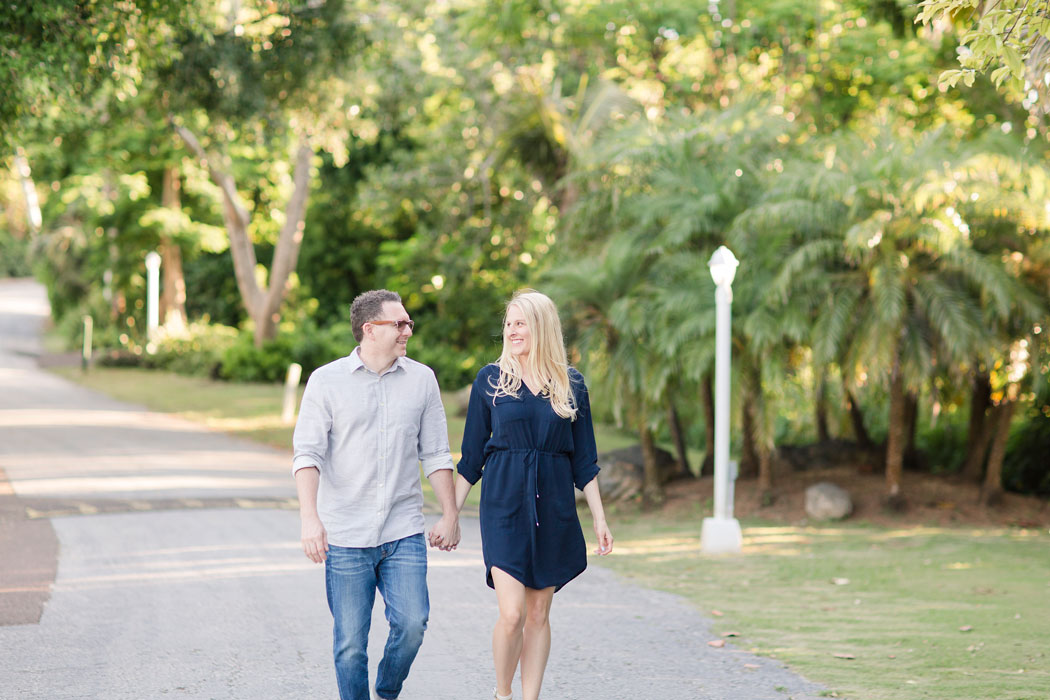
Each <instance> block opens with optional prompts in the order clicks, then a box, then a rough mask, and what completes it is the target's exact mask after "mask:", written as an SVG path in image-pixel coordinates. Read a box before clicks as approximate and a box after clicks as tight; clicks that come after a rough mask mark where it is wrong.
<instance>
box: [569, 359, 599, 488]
mask: <svg viewBox="0 0 1050 700" xmlns="http://www.w3.org/2000/svg"><path fill="white" fill-rule="evenodd" d="M569 379H570V380H571V382H570V383H571V385H572V390H573V397H574V398H575V400H576V420H574V421H573V422H572V481H573V483H574V484H576V488H578V489H580V490H582V489H583V487H584V486H586V485H587V484H588V483H590V481H591V479H593V478H594V477H596V476H597V475H598V447H597V445H595V443H594V424H593V423H591V399H590V394H589V392H588V391H587V385H586V384H585V383H584V381H583V375H582V374H580V373H579V372H578V371H577V370H575V369H570V370H569Z"/></svg>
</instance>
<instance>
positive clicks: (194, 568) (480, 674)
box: [0, 280, 820, 700]
mask: <svg viewBox="0 0 1050 700" xmlns="http://www.w3.org/2000/svg"><path fill="white" fill-rule="evenodd" d="M47 313H48V312H47V304H46V300H45V298H44V295H43V292H42V290H41V288H40V287H39V286H38V285H36V284H35V283H32V282H28V281H24V280H18V281H4V280H0V470H2V472H0V700H32V699H38V698H39V699H40V700H43V699H44V698H47V699H48V700H57V699H60V698H99V699H102V700H121V699H127V700H142V699H147V698H194V699H197V698H200V699H206V698H224V699H225V698H230V699H244V700H248V699H252V700H255V699H271V698H272V699H277V698H310V699H311V700H314V699H317V698H335V697H336V693H335V691H334V672H333V671H332V668H331V652H330V629H331V619H330V616H329V614H328V610H327V607H326V604H325V602H324V577H323V572H322V569H321V568H320V567H318V566H315V565H312V564H311V563H310V562H308V561H307V560H306V558H305V557H304V556H303V555H302V553H301V551H300V550H299V544H298V531H299V525H298V514H297V512H296V511H295V510H294V500H293V499H294V488H293V482H292V479H291V476H290V474H289V465H290V455H289V453H287V452H283V451H279V450H271V449H268V448H264V447H259V446H258V445H254V444H251V443H247V442H244V441H240V440H236V439H233V438H230V437H227V436H225V435H221V434H218V433H215V432H209V431H205V430H202V429H200V428H198V427H196V426H194V425H191V424H189V423H186V422H183V421H180V420H177V419H173V418H171V417H169V416H162V415H158V414H154V413H149V412H148V411H145V410H143V409H142V408H140V407H136V406H130V405H127V404H122V403H119V402H116V401H113V400H111V399H108V398H106V397H103V396H100V395H98V394H94V393H91V392H88V391H86V390H84V389H81V388H79V387H77V386H75V385H73V384H70V383H69V382H66V381H64V380H62V379H59V378H57V377H55V376H53V375H50V374H48V373H46V372H44V371H42V370H40V369H38V368H37V366H36V361H35V357H36V355H37V354H38V353H39V341H38V330H39V328H40V326H41V324H42V323H43V321H44V319H45V318H46V316H47ZM5 475H6V476H5ZM429 520H430V522H433V520H434V516H433V515H431V516H429ZM613 525H614V527H615V523H614V524H613ZM429 583H430V596H431V606H432V613H431V620H430V627H429V630H428V632H427V636H426V639H425V641H424V643H423V648H422V650H421V652H420V655H419V657H418V659H417V661H416V664H415V666H414V667H413V672H412V675H411V676H410V678H409V680H408V682H407V683H406V686H405V690H404V692H403V693H402V697H403V698H409V699H415V698H428V699H433V700H467V699H473V698H476V699H478V700H484V699H487V698H490V697H491V692H492V691H491V688H492V683H493V682H492V671H491V662H490V651H489V639H490V635H491V628H492V623H493V621H494V617H495V597H494V594H493V593H492V592H491V590H489V589H488V588H487V587H486V586H485V583H484V575H483V570H482V562H481V547H480V540H479V535H478V527H477V522H476V521H474V520H469V519H467V520H465V521H464V541H463V543H462V545H461V546H460V548H459V549H458V550H457V551H456V552H453V553H442V552H437V551H433V550H432V551H431V555H430V570H429ZM552 626H553V628H554V633H553V639H554V641H553V648H552V652H551V661H550V665H549V667H548V671H547V676H546V680H545V683H544V693H543V697H544V698H548V699H550V700H555V699H577V700H607V699H612V698H624V699H627V698H630V699H631V700H650V699H651V700H729V699H738V700H765V699H769V700H774V699H775V700H786V699H787V698H795V699H796V700H800V699H802V698H807V699H808V698H814V697H816V696H817V695H818V694H819V692H820V688H819V687H817V686H815V685H813V684H811V683H808V682H807V681H805V680H803V679H801V678H799V677H798V676H796V675H794V674H792V673H791V672H789V671H787V670H786V669H784V668H782V667H781V666H780V665H778V664H777V663H776V662H775V661H772V660H769V659H762V658H757V657H754V656H752V655H750V654H748V653H746V652H744V651H741V650H737V649H733V648H732V647H729V646H727V647H726V648H724V649H713V648H711V647H708V646H707V644H706V642H707V641H708V640H710V639H712V638H713V635H711V634H710V633H708V631H707V630H708V620H706V619H705V618H703V617H702V616H701V615H700V614H699V613H698V611H697V610H696V609H695V608H693V607H691V606H689V605H688V604H686V603H685V602H684V601H683V600H682V599H680V598H677V597H675V596H671V595H668V594H664V593H660V592H655V591H649V590H646V589H642V588H638V587H636V586H633V585H630V584H627V583H624V582H623V581H621V580H619V579H617V578H616V577H615V576H614V575H612V574H611V573H610V572H608V571H607V570H605V569H602V568H601V567H599V566H592V567H591V568H589V569H588V571H587V572H586V573H584V574H583V575H582V576H581V577H580V578H579V579H577V580H576V581H574V582H573V583H571V584H570V585H568V586H567V587H566V588H565V589H564V590H563V591H561V592H560V593H558V595H557V596H556V597H555V602H554V608H553V611H552ZM384 639H385V622H384V621H383V617H382V605H381V603H379V604H377V606H376V612H375V616H374V623H373V636H372V639H371V642H370V643H371V646H372V653H371V656H372V658H371V666H372V668H373V670H374V668H375V665H376V663H377V662H378V654H379V652H380V651H381V648H382V642H383V640H384ZM519 690H520V689H519V688H517V687H516V693H517V692H519Z"/></svg>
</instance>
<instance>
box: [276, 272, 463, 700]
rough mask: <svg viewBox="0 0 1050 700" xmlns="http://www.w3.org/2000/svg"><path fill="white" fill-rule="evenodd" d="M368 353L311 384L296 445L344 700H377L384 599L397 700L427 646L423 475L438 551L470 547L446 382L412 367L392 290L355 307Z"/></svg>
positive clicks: (356, 329) (385, 667)
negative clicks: (376, 654)
mask: <svg viewBox="0 0 1050 700" xmlns="http://www.w3.org/2000/svg"><path fill="white" fill-rule="evenodd" d="M350 324H351V327H352V330H353V333H354V339H355V340H357V342H358V343H359V345H358V347H357V348H355V349H354V350H353V351H352V352H351V353H350V354H349V355H348V356H347V357H344V358H341V359H339V360H336V361H334V362H331V363H329V364H327V365H325V366H324V367H321V368H319V369H317V370H316V371H315V372H314V373H313V374H312V375H311V376H310V380H309V381H308V382H307V383H306V391H305V392H304V393H303V400H302V405H301V407H300V410H299V420H298V422H297V423H296V425H295V434H294V437H293V443H294V446H295V457H294V462H293V465H292V471H293V473H294V474H295V484H296V489H297V490H298V492H299V512H300V517H301V520H302V543H303V551H304V552H305V553H306V556H307V557H309V558H310V560H311V561H314V562H317V563H321V562H325V581H326V587H327V591H328V607H329V609H330V610H331V611H332V617H333V618H334V620H335V626H334V632H333V651H334V655H335V671H336V680H337V682H338V684H339V697H340V698H341V700H368V696H369V690H368V655H367V650H368V629H369V626H370V624H371V621H372V606H373V604H374V602H375V592H376V590H378V591H379V593H380V595H382V596H383V602H384V604H385V606H386V618H387V620H388V621H389V623H390V636H389V637H388V638H387V642H386V648H385V649H384V651H383V659H382V661H381V662H380V664H379V670H378V672H377V674H376V683H375V696H376V697H378V698H384V699H389V698H396V697H397V696H398V694H399V693H400V692H401V686H402V684H403V683H404V681H405V678H406V677H407V676H408V671H409V668H410V667H411V665H412V661H413V660H414V659H415V657H416V652H417V651H418V650H419V646H420V644H421V643H422V642H423V631H424V630H425V629H426V626H427V618H428V616H429V613H430V602H429V597H428V595H427V583H426V575H427V553H426V546H425V544H424V542H423V530H424V520H423V510H422V506H423V491H422V489H421V488H420V483H419V464H420V463H422V465H423V473H424V474H425V475H426V476H427V478H428V479H429V480H430V483H431V485H432V486H433V489H434V494H435V495H436V496H437V499H438V501H439V502H440V504H441V512H442V516H441V519H440V520H439V521H438V523H437V524H436V525H435V526H434V528H433V530H431V532H430V535H429V540H430V545H431V546H432V547H438V548H439V549H442V550H444V551H448V550H451V549H454V548H455V547H456V545H457V544H458V543H459V537H460V532H459V514H458V512H457V510H456V506H455V494H454V490H453V482H452V457H451V455H450V453H449V448H448V432H447V428H446V424H445V410H444V407H443V406H442V404H441V395H440V393H439V391H438V383H437V379H436V378H435V377H434V372H433V371H432V370H431V369H430V368H429V367H427V366H426V365H423V364H420V363H419V362H416V361H414V360H410V359H408V357H406V356H405V352H406V347H407V343H408V339H409V338H410V337H411V336H412V328H413V325H414V324H413V322H412V320H411V319H410V318H409V316H408V312H406V311H405V307H404V306H403V305H402V304H401V297H399V296H398V295H397V294H396V293H394V292H390V291H387V290H385V289H381V290H373V291H370V292H365V293H364V294H361V295H360V296H358V297H357V298H356V299H354V302H353V304H352V305H351V306H350Z"/></svg>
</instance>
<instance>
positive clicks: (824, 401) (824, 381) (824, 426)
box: [815, 369, 831, 442]
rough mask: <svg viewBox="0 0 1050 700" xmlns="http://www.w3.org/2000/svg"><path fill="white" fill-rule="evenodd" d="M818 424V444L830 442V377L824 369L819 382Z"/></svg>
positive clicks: (817, 399) (816, 399) (816, 400)
mask: <svg viewBox="0 0 1050 700" xmlns="http://www.w3.org/2000/svg"><path fill="white" fill-rule="evenodd" d="M815 403H816V406H815V408H816V416H815V417H816V423H817V442H828V441H829V440H831V434H830V433H829V432H828V377H827V374H826V373H825V371H824V370H823V369H821V370H820V378H819V379H818V380H817V395H816V398H815Z"/></svg>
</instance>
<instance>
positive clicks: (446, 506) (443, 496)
mask: <svg viewBox="0 0 1050 700" xmlns="http://www.w3.org/2000/svg"><path fill="white" fill-rule="evenodd" d="M427 478H428V479H430V486H431V487H432V488H433V489H434V496H435V497H436V498H437V500H438V504H439V505H440V506H441V514H442V515H445V516H456V517H458V516H459V510H458V509H457V508H456V492H455V489H454V488H453V486H452V470H451V469H438V470H437V471H435V472H431V474H430V476H429V477H427Z"/></svg>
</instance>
